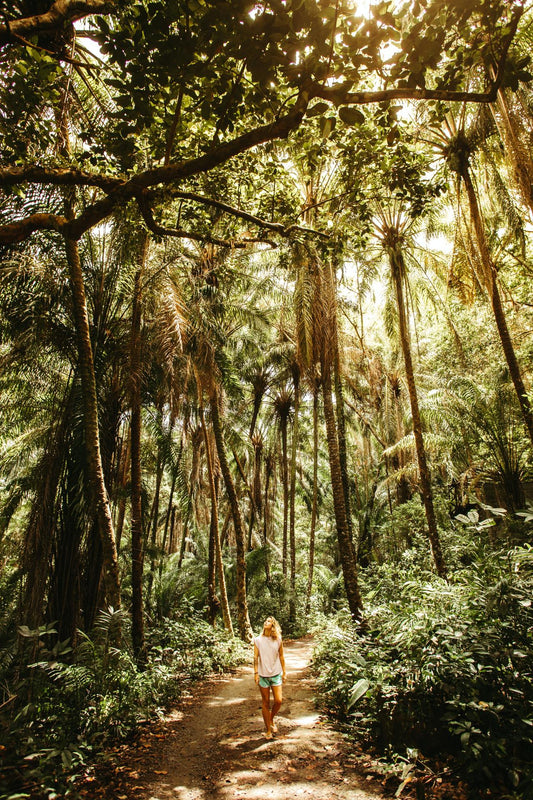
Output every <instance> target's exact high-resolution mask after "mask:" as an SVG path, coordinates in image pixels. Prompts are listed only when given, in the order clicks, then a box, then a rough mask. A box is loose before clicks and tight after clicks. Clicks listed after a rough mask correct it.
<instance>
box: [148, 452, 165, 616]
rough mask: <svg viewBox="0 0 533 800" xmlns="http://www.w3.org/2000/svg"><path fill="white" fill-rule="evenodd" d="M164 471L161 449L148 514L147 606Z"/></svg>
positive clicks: (153, 570)
mask: <svg viewBox="0 0 533 800" xmlns="http://www.w3.org/2000/svg"><path fill="white" fill-rule="evenodd" d="M164 471H165V458H164V455H163V453H162V452H161V448H159V452H158V455H157V470H156V476H155V492H154V502H153V504H152V512H151V514H150V520H151V527H152V530H151V534H150V550H151V553H152V555H151V558H150V572H149V573H148V585H147V587H146V601H147V603H148V605H149V606H150V604H151V598H152V588H153V585H154V577H155V570H156V561H157V559H156V549H157V528H158V526H159V498H160V496H161V481H162V480H163V473H164Z"/></svg>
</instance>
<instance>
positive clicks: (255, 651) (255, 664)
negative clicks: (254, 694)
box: [254, 642, 259, 683]
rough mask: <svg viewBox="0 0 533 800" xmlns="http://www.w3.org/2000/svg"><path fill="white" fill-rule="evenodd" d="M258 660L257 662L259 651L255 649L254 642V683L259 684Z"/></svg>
mask: <svg viewBox="0 0 533 800" xmlns="http://www.w3.org/2000/svg"><path fill="white" fill-rule="evenodd" d="M258 660H259V650H258V649H257V645H256V644H255V642H254V680H255V682H256V683H259V672H258V670H257V667H258Z"/></svg>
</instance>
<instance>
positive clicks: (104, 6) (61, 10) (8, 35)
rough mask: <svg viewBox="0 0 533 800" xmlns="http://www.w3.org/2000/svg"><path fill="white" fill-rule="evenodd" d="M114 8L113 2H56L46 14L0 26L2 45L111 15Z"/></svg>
mask: <svg viewBox="0 0 533 800" xmlns="http://www.w3.org/2000/svg"><path fill="white" fill-rule="evenodd" d="M113 8H114V2H113V0H55V2H54V3H52V5H51V6H50V9H49V10H48V11H47V12H46V13H44V14H35V15H34V16H31V17H23V18H21V19H14V20H9V21H8V22H6V23H5V24H4V25H0V45H2V44H7V43H8V42H15V43H16V42H17V41H18V40H19V37H24V38H27V37H28V36H33V35H35V34H36V33H40V32H41V31H53V30H57V29H59V28H61V26H62V25H63V24H64V23H65V22H75V21H76V20H77V19H82V18H83V17H87V16H89V15H91V14H109V13H110V12H111V11H112V10H113Z"/></svg>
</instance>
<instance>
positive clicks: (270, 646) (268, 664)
mask: <svg viewBox="0 0 533 800" xmlns="http://www.w3.org/2000/svg"><path fill="white" fill-rule="evenodd" d="M254 644H255V646H256V647H257V650H258V651H259V662H258V665H257V670H258V672H259V675H260V676H261V677H262V678H271V677H272V676H273V675H279V674H280V673H281V672H282V667H281V661H280V658H279V648H280V647H281V639H272V638H271V637H270V636H263V635H261V636H256V637H255V639H254Z"/></svg>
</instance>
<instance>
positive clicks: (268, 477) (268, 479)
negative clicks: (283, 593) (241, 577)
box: [263, 453, 274, 591]
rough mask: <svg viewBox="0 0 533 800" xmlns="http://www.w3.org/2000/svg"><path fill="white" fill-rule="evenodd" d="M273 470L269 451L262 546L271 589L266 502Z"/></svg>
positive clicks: (268, 511)
mask: <svg viewBox="0 0 533 800" xmlns="http://www.w3.org/2000/svg"><path fill="white" fill-rule="evenodd" d="M273 470H274V459H273V457H272V454H271V453H268V454H267V457H266V459H265V496H264V502H263V547H264V548H265V582H266V585H267V587H268V589H269V591H271V590H272V579H271V575H270V549H269V546H268V523H269V519H270V506H269V503H268V490H269V488H270V477H271V475H272V472H273Z"/></svg>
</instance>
